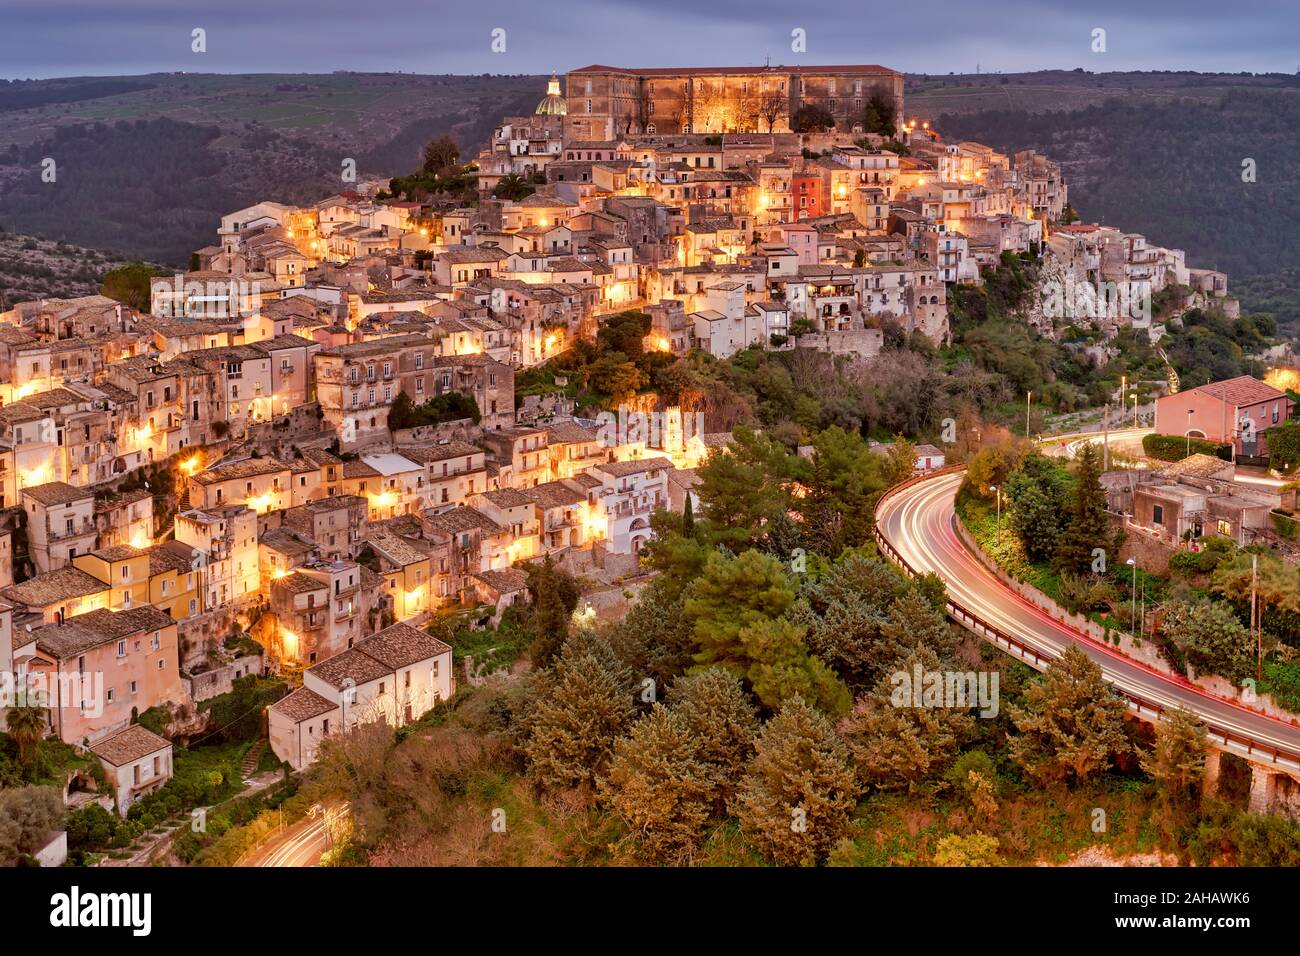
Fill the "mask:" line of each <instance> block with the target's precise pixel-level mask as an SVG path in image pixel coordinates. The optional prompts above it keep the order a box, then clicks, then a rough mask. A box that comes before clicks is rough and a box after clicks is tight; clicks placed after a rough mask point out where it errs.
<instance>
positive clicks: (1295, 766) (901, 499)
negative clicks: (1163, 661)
mask: <svg viewBox="0 0 1300 956" xmlns="http://www.w3.org/2000/svg"><path fill="white" fill-rule="evenodd" d="M963 474H964V473H962V472H956V473H946V474H939V475H936V476H934V477H931V478H927V479H924V480H921V481H917V482H915V483H913V484H910V485H905V486H903V487H901V488H899V489H897V490H896V491H894V492H893V493H892V494H889V495H888V496H887V497H886V498H885V499H883V500H882V502H881V504H880V506H879V508H878V509H877V512H876V526H877V528H878V530H879V533H880V534H881V536H882V537H883V538H884V539H885V540H886V541H887V542H888V544H889V545H891V546H892V547H893V548H894V549H895V551H897V552H898V555H899V556H900V557H901V558H902V560H903V561H905V562H907V564H908V565H910V566H911V568H912V569H913V570H914V571H915V572H916V573H918V574H919V573H925V572H927V571H931V572H934V573H935V574H937V575H938V576H939V577H940V578H942V579H943V581H944V583H945V584H946V585H947V587H948V595H949V598H950V599H951V600H953V601H955V602H956V603H958V604H960V605H961V606H962V607H963V608H965V609H966V610H967V611H968V612H970V613H972V614H973V615H975V616H977V617H978V618H979V619H980V620H981V621H983V622H984V623H985V624H989V625H992V626H993V627H995V628H997V629H999V630H1001V631H1002V632H1003V633H1005V634H1007V635H1010V636H1012V637H1013V638H1014V639H1015V640H1017V641H1019V642H1020V643H1022V644H1023V645H1025V646H1027V647H1030V648H1032V649H1033V650H1034V651H1036V652H1037V653H1040V654H1041V655H1042V656H1043V657H1045V658H1051V659H1054V658H1056V657H1059V656H1060V655H1061V654H1062V653H1064V651H1065V650H1066V648H1067V647H1069V646H1070V645H1071V644H1078V645H1079V646H1080V647H1081V648H1083V650H1084V651H1085V652H1086V653H1087V654H1088V656H1089V657H1091V658H1092V659H1093V660H1095V661H1096V662H1097V663H1098V664H1099V665H1100V666H1101V670H1102V674H1103V675H1104V676H1105V678H1106V680H1107V681H1109V682H1110V683H1111V684H1113V685H1114V686H1115V687H1117V688H1118V689H1119V690H1120V691H1122V692H1123V693H1124V694H1125V695H1126V696H1129V698H1130V701H1131V703H1130V707H1131V708H1132V701H1133V699H1136V700H1137V701H1140V702H1144V703H1145V704H1147V705H1154V706H1155V707H1159V708H1161V709H1172V708H1177V707H1180V706H1181V707H1186V708H1187V709H1189V710H1192V711H1194V712H1195V713H1197V714H1198V715H1200V717H1201V718H1202V719H1203V720H1204V721H1205V722H1206V723H1207V724H1208V725H1209V727H1210V730H1211V737H1212V739H1213V740H1214V742H1215V743H1216V745H1218V746H1220V747H1223V748H1224V749H1227V750H1229V751H1231V752H1233V753H1237V754H1239V755H1241V756H1243V757H1247V758H1248V759H1250V760H1253V761H1255V762H1258V763H1271V764H1275V765H1276V766H1277V767H1278V769H1280V770H1284V771H1287V772H1289V773H1293V774H1294V773H1297V772H1300V725H1297V724H1295V723H1288V722H1286V721H1283V720H1281V719H1279V718H1275V717H1270V716H1268V715H1266V714H1263V713H1260V712H1257V711H1253V710H1250V709H1248V708H1247V707H1245V706H1243V705H1241V704H1237V703H1234V702H1232V701H1229V700H1226V699H1224V698H1221V697H1215V696H1214V695H1212V694H1210V693H1209V692H1207V691H1205V690H1202V689H1201V688H1199V687H1197V686H1196V685H1194V684H1192V683H1191V682H1190V681H1188V680H1186V679H1185V678H1181V677H1178V676H1172V675H1169V674H1165V673H1162V672H1160V671H1158V670H1155V669H1154V668H1151V667H1148V666H1147V665H1145V664H1143V663H1141V662H1140V661H1136V660H1134V659H1133V658H1130V657H1126V656H1124V655H1123V654H1121V653H1120V652H1119V651H1117V650H1112V649H1110V648H1108V647H1106V646H1104V645H1102V644H1101V643H1100V642H1098V641H1094V640H1092V639H1091V638H1089V637H1088V636H1086V635H1084V634H1083V633H1082V632H1080V631H1078V630H1076V629H1075V628H1073V627H1071V626H1070V625H1069V624H1066V623H1065V622H1063V621H1058V620H1056V619H1055V618H1053V617H1052V616H1051V615H1050V614H1048V613H1047V612H1046V611H1044V610H1042V609H1041V608H1039V607H1037V606H1036V605H1034V604H1032V603H1030V602H1029V601H1028V600H1026V599H1025V598H1023V597H1021V596H1020V595H1019V594H1017V593H1016V592H1015V591H1013V590H1012V589H1011V588H1010V587H1008V586H1007V585H1006V584H1004V583H1003V582H1002V581H1001V580H999V579H998V578H997V577H996V576H995V575H994V574H993V573H992V572H991V571H990V570H989V569H988V568H986V567H985V566H984V565H983V564H982V563H981V562H980V561H979V560H978V559H977V558H976V557H975V556H974V555H973V554H971V553H970V551H969V550H967V548H966V546H965V545H964V544H963V542H962V540H961V539H960V538H959V537H958V536H957V532H956V530H955V528H954V521H955V520H956V512H955V510H954V509H955V501H956V495H957V489H958V488H959V487H960V485H961V481H962V476H963ZM962 623H965V622H962ZM976 633H979V632H978V631H976ZM1139 713H1141V715H1142V716H1144V717H1145V718H1147V719H1150V718H1151V717H1153V716H1154V711H1152V712H1147V711H1146V710H1145V709H1143V710H1140V711H1139ZM1216 732H1218V733H1217V734H1216Z"/></svg>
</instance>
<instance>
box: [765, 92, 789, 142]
mask: <svg viewBox="0 0 1300 956" xmlns="http://www.w3.org/2000/svg"><path fill="white" fill-rule="evenodd" d="M786 103H787V99H786V95H785V94H784V93H782V92H781V91H780V90H764V91H763V93H762V95H761V96H759V98H758V115H759V116H760V117H761V118H762V119H763V121H764V122H765V123H767V131H768V132H769V133H770V132H772V130H773V129H774V128H775V127H776V121H777V120H778V119H780V118H781V114H782V113H784V112H785V110H786Z"/></svg>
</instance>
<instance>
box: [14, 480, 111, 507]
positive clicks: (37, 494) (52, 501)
mask: <svg viewBox="0 0 1300 956" xmlns="http://www.w3.org/2000/svg"><path fill="white" fill-rule="evenodd" d="M23 494H25V495H30V496H31V497H33V498H35V499H36V500H37V501H39V502H40V503H41V504H43V505H45V506H46V507H50V506H53V505H66V504H70V503H72V502H74V501H81V500H82V499H83V498H93V497H94V496H95V493H94V492H93V491H89V490H87V489H85V488H74V487H72V485H70V484H68V483H67V482H66V481H49V482H46V483H45V484H43V485H29V486H28V487H26V488H24V489H23Z"/></svg>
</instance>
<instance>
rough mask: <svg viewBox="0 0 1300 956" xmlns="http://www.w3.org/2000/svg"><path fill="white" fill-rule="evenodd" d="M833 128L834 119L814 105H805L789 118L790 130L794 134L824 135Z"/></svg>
mask: <svg viewBox="0 0 1300 956" xmlns="http://www.w3.org/2000/svg"><path fill="white" fill-rule="evenodd" d="M834 128H835V117H834V116H832V115H831V114H830V111H828V110H827V109H826V108H825V107H824V106H818V105H817V104H816V103H805V104H804V105H803V106H801V107H799V108H798V109H797V110H795V111H794V115H793V116H791V117H790V129H791V130H792V131H793V132H796V133H825V132H829V131H830V130H833V129H834Z"/></svg>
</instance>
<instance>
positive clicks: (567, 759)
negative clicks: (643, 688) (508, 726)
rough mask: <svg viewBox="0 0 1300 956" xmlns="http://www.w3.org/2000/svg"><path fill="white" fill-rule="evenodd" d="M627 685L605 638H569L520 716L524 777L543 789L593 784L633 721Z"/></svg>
mask: <svg viewBox="0 0 1300 956" xmlns="http://www.w3.org/2000/svg"><path fill="white" fill-rule="evenodd" d="M632 683H633V676H632V674H631V672H629V671H628V670H627V668H626V667H624V666H623V665H622V664H621V663H620V662H619V660H618V659H617V658H616V657H615V656H614V652H613V650H612V649H611V648H610V646H609V644H608V643H607V642H606V641H605V639H604V638H602V637H599V636H598V635H596V634H593V633H591V632H589V631H578V632H577V633H576V634H574V635H573V636H572V637H570V638H569V639H568V640H567V641H566V642H565V643H564V647H563V648H562V649H561V650H560V655H559V658H558V659H557V660H556V662H555V666H554V667H553V668H551V669H550V670H549V671H543V672H542V674H541V675H540V676H539V678H538V681H537V687H536V691H535V694H534V696H533V699H532V700H531V702H530V706H529V707H528V709H527V711H526V712H525V713H524V714H523V715H521V719H520V730H521V733H522V735H523V740H524V742H523V747H522V750H523V755H524V759H525V761H526V763H527V766H528V775H529V776H530V777H531V778H532V779H533V780H534V781H535V782H536V783H537V784H538V785H539V786H541V787H543V788H545V789H548V790H553V789H563V788H569V787H588V786H591V785H592V784H594V782H595V780H596V779H597V778H598V777H600V776H602V775H604V773H605V772H606V768H607V767H608V765H609V761H610V758H611V757H612V755H613V752H614V741H615V740H616V739H617V738H618V737H620V736H621V735H622V734H624V733H625V732H626V731H627V729H628V727H629V726H631V724H632V720H633V718H634V717H635V716H636V708H635V707H634V706H633V703H632V690H633V688H632Z"/></svg>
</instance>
